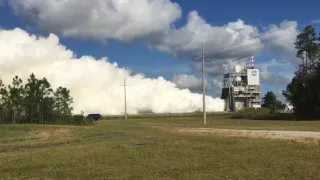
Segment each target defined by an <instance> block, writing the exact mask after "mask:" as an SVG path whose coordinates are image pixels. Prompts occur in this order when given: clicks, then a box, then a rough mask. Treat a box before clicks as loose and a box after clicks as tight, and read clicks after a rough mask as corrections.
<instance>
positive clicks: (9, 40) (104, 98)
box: [0, 28, 224, 115]
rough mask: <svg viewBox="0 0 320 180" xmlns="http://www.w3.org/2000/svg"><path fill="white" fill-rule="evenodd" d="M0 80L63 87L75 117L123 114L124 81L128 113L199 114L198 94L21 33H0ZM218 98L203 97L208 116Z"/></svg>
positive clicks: (218, 103)
mask: <svg viewBox="0 0 320 180" xmlns="http://www.w3.org/2000/svg"><path fill="white" fill-rule="evenodd" d="M0 49H1V51H2V53H0V78H1V79H2V80H3V81H4V82H5V83H6V84H8V83H11V80H12V78H13V77H14V76H15V75H18V76H19V77H21V78H22V79H23V80H24V81H25V82H26V80H27V78H28V77H29V75H30V74H31V73H34V74H35V75H36V77H38V78H42V77H46V78H47V79H48V80H49V82H50V83H51V85H52V86H53V88H57V87H58V86H64V87H67V88H68V89H70V91H71V96H72V97H73V98H74V104H73V106H74V108H75V113H79V112H80V111H81V110H83V111H84V112H85V113H101V114H110V115H117V114H123V112H124V92H123V87H122V86H121V85H122V84H123V80H124V78H126V79H127V83H128V85H130V86H128V87H127V89H128V90H127V103H128V104H127V106H128V112H129V113H131V114H136V113H139V112H143V111H151V112H154V113H182V112H195V111H201V110H202V95H201V94H194V93H191V92H190V91H189V90H187V89H184V90H180V89H179V88H177V87H176V85H175V84H174V83H172V82H170V81H167V80H165V79H163V78H162V77H159V78H157V79H150V78H145V77H144V76H143V75H141V74H136V75H134V76H132V75H131V72H130V71H128V70H126V69H122V68H119V67H117V64H116V63H113V64H112V63H110V62H108V60H107V58H102V59H99V60H96V59H94V58H93V57H91V56H83V57H81V58H79V59H77V58H76V57H75V55H74V53H73V52H72V51H70V50H68V49H66V47H64V46H63V45H61V44H60V43H59V38H58V37H57V36H56V35H53V34H50V35H49V37H47V38H45V37H37V36H34V35H29V34H28V33H27V32H25V31H23V30H21V29H18V28H16V29H14V30H0ZM223 108H224V102H223V100H221V99H214V98H212V97H207V110H208V111H223Z"/></svg>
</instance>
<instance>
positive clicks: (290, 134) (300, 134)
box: [172, 128, 320, 143]
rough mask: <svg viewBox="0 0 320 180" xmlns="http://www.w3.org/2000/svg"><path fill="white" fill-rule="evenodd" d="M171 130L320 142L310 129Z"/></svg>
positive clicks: (316, 134)
mask: <svg viewBox="0 0 320 180" xmlns="http://www.w3.org/2000/svg"><path fill="white" fill-rule="evenodd" d="M172 131H174V132H180V133H188V134H189V133H193V134H198V135H201V134H206V135H208V134H209V135H210V134H211V135H217V136H223V137H247V138H269V139H282V140H293V141H301V142H317V143H318V142H320V132H310V131H271V130H236V129H214V128H174V129H172Z"/></svg>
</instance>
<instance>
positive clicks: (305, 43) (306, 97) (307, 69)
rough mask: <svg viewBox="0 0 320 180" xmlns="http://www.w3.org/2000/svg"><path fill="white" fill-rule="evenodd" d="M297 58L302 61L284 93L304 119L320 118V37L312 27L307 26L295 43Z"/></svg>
mask: <svg viewBox="0 0 320 180" xmlns="http://www.w3.org/2000/svg"><path fill="white" fill-rule="evenodd" d="M295 48H296V49H297V53H296V56H297V57H298V58H299V59H301V63H300V64H299V66H298V67H297V70H296V72H295V75H294V77H293V79H292V81H291V82H290V83H289V84H288V85H287V87H286V89H285V90H284V91H283V95H284V97H285V98H286V100H287V101H288V102H289V103H290V104H291V105H292V106H293V111H294V114H295V115H296V116H298V117H302V118H308V119H309V118H319V117H320V37H319V36H317V33H316V30H315V28H314V27H312V26H306V27H305V28H304V30H303V32H302V33H300V34H299V35H298V36H297V39H296V42H295Z"/></svg>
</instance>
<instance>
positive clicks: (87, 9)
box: [8, 0, 182, 41]
mask: <svg viewBox="0 0 320 180" xmlns="http://www.w3.org/2000/svg"><path fill="white" fill-rule="evenodd" d="M8 2H9V4H10V6H11V7H12V8H13V9H14V12H15V13H16V14H17V15H20V16H24V17H26V18H27V19H29V20H31V21H34V22H36V23H37V24H38V25H39V27H40V29H41V30H43V31H46V32H50V33H51V32H53V33H62V34H63V35H64V36H67V37H76V38H89V39H95V40H102V41H106V40H108V39H116V40H121V41H131V40H134V39H137V38H144V37H146V36H151V35H154V34H157V33H163V32H166V31H167V30H168V29H169V28H170V26H171V24H172V23H173V22H175V21H176V20H177V19H179V18H180V17H181V13H182V12H181V8H180V6H179V5H178V4H177V3H172V2H171V1H170V0H134V1H129V0H90V1H88V0H63V1H61V0H59V1H57V0H23V1H21V0H8Z"/></svg>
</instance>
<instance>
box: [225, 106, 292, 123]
mask: <svg viewBox="0 0 320 180" xmlns="http://www.w3.org/2000/svg"><path fill="white" fill-rule="evenodd" d="M231 118H232V119H251V120H293V119H294V118H293V116H292V114H288V113H276V112H274V111H272V110H270V109H268V108H258V109H254V108H248V109H243V110H240V111H238V112H237V113H236V114H234V115H233V116H232V117H231Z"/></svg>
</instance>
